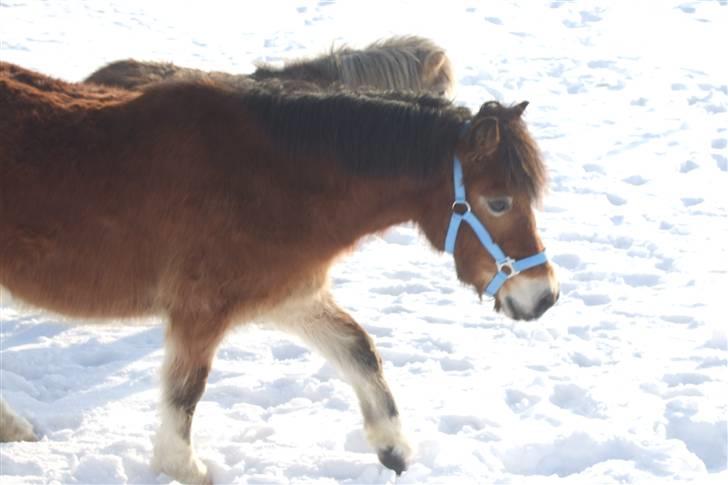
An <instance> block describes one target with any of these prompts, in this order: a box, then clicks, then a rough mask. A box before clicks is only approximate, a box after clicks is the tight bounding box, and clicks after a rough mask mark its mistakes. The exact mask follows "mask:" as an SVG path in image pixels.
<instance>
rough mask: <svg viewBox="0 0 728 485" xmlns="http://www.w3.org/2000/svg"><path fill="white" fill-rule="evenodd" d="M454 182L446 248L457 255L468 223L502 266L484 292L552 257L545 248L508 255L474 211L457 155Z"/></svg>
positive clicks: (490, 291) (494, 293)
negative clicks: (529, 253) (460, 236)
mask: <svg viewBox="0 0 728 485" xmlns="http://www.w3.org/2000/svg"><path fill="white" fill-rule="evenodd" d="M453 183H454V187H455V201H454V202H453V203H452V211H453V213H452V216H451V217H450V226H449V227H448V229H447V234H446V235H445V251H447V252H448V253H450V254H452V255H454V254H455V242H456V241H457V237H458V230H459V229H460V224H461V223H462V222H463V221H464V222H466V223H467V224H468V225H469V226H470V228H471V229H472V230H473V232H474V233H475V235H476V236H477V237H478V239H479V240H480V243H481V244H482V245H483V247H484V248H485V249H486V250H487V251H488V252H489V253H490V255H491V256H493V259H494V260H495V264H496V266H497V268H498V271H497V272H496V274H495V276H494V277H493V279H492V280H490V283H488V285H487V286H486V287H485V290H484V291H485V293H486V294H487V295H489V296H492V297H494V296H495V295H496V293H498V290H500V289H501V287H502V286H503V284H504V283H505V282H506V281H507V280H508V279H509V278H513V277H514V276H516V275H517V274H518V273H520V272H521V271H526V270H527V269H529V268H533V267H534V266H538V265H541V264H546V262H547V261H548V260H547V259H546V253H545V252H544V251H541V252H540V253H536V254H534V255H533V256H528V257H527V258H523V259H519V260H514V259H513V258H511V257H509V256H507V255H506V254H505V253H504V252H503V250H502V249H501V248H500V246H498V245H497V244H496V243H495V242H493V238H492V237H490V233H489V232H488V230H487V229H486V228H485V226H484V225H483V223H481V222H480V220H479V219H478V217H477V216H476V215H475V214H474V213H473V211H472V210H471V208H470V204H469V203H468V201H467V199H466V196H465V185H463V166H462V163H460V159H459V158H458V157H457V156H456V157H455V159H454V161H453ZM458 207H459V208H461V212H457V211H456V209H457V208H458Z"/></svg>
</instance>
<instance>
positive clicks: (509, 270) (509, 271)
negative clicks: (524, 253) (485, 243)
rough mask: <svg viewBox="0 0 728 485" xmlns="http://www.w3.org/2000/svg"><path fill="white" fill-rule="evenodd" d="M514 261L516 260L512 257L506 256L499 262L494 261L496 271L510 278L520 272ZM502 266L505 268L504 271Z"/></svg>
mask: <svg viewBox="0 0 728 485" xmlns="http://www.w3.org/2000/svg"><path fill="white" fill-rule="evenodd" d="M515 262H516V261H515V260H514V259H513V258H506V259H504V260H503V261H501V262H500V263H496V266H498V271H500V272H502V273H503V274H505V275H506V276H507V277H508V278H511V277H513V276H516V275H517V274H518V273H520V271H518V270H517V269H516V267H515V266H514V264H515ZM503 268H506V271H503Z"/></svg>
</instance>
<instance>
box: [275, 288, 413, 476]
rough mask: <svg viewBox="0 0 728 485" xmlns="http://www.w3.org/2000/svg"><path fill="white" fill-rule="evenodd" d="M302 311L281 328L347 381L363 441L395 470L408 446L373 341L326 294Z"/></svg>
mask: <svg viewBox="0 0 728 485" xmlns="http://www.w3.org/2000/svg"><path fill="white" fill-rule="evenodd" d="M304 315H305V316H303V318H300V317H301V315H299V318H296V319H291V320H290V321H289V322H288V323H284V324H283V329H284V330H287V331H290V332H291V333H294V334H296V335H298V336H300V337H301V338H302V339H303V340H304V341H305V342H307V343H308V344H310V345H311V346H312V347H314V348H315V349H317V350H318V351H319V352H320V353H321V354H322V355H323V356H324V357H325V358H326V359H327V360H328V361H329V362H330V363H331V364H332V365H334V367H336V368H337V370H338V371H339V372H340V373H341V374H342V375H343V376H344V377H345V378H346V379H347V380H348V381H349V383H350V384H351V385H352V387H353V388H354V391H355V392H356V395H357V397H358V398H359V404H360V406H361V411H362V415H363V417H364V429H365V431H366V435H367V439H368V440H369V443H370V444H371V445H372V446H373V447H374V448H375V449H376V451H377V455H378V457H379V461H380V462H382V464H383V465H384V466H386V467H387V468H390V469H392V470H394V471H395V472H396V473H397V474H398V475H399V474H400V473H402V472H403V471H404V470H405V469H406V468H407V459H408V458H409V455H410V447H409V444H408V443H407V440H406V439H405V437H404V436H403V434H402V431H401V425H400V420H399V412H398V410H397V405H396V404H395V402H394V398H393V397H392V393H391V392H390V390H389V386H387V382H386V381H385V379H384V375H383V373H382V359H381V357H380V356H379V353H378V352H377V349H376V348H375V346H374V342H373V341H372V339H371V337H369V335H368V334H367V333H366V331H365V330H364V329H363V328H362V327H361V326H360V325H359V324H358V323H356V321H354V319H353V318H352V317H351V316H350V315H349V314H348V313H346V312H345V311H344V310H342V309H341V308H339V307H338V305H336V303H335V302H334V301H333V299H332V298H331V297H330V296H328V295H326V296H325V297H323V298H322V299H321V300H319V301H317V302H316V304H314V305H313V307H312V308H311V309H310V310H307V311H305V312H304Z"/></svg>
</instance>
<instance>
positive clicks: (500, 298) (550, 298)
mask: <svg viewBox="0 0 728 485" xmlns="http://www.w3.org/2000/svg"><path fill="white" fill-rule="evenodd" d="M558 299H559V287H558V283H557V282H556V280H555V279H554V278H551V277H547V276H543V277H535V278H534V277H528V276H526V275H519V276H516V277H515V278H513V279H512V280H511V281H509V282H508V284H507V285H505V286H504V287H503V288H501V290H500V291H499V292H498V295H497V296H496V301H495V309H496V311H499V312H501V313H503V314H504V315H506V316H507V317H508V318H511V319H513V320H536V319H537V318H539V317H541V315H543V314H544V313H545V312H546V310H548V309H549V308H551V307H552V306H553V305H554V304H555V303H556V301H557V300H558Z"/></svg>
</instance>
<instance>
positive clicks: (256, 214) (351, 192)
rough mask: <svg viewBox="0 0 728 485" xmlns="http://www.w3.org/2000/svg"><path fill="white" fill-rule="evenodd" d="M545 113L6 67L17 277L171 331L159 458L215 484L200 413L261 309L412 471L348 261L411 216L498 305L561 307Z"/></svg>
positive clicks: (173, 472)
mask: <svg viewBox="0 0 728 485" xmlns="http://www.w3.org/2000/svg"><path fill="white" fill-rule="evenodd" d="M525 108H526V103H525V102H524V103H520V104H517V105H513V106H508V105H504V104H501V103H498V102H494V101H490V102H486V103H484V104H483V105H482V106H481V108H480V109H479V111H477V112H476V113H474V114H473V113H472V112H471V111H470V110H469V109H468V108H464V107H458V106H455V105H453V103H452V102H451V101H448V100H445V99H443V98H440V97H435V96H430V95H426V94H415V93H398V92H393V91H389V92H386V93H378V92H352V91H350V90H346V89H338V90H332V91H329V92H311V91H308V90H304V91H297V90H296V89H294V88H293V87H291V86H288V85H285V84H281V83H270V84H269V83H266V82H258V83H253V84H251V85H250V86H248V87H246V88H244V89H242V88H241V89H234V88H232V87H231V86H229V85H226V84H224V83H223V84H213V83H209V82H182V83H162V84H159V85H156V86H154V87H151V88H149V89H147V90H146V91H144V92H133V91H127V90H117V89H112V88H104V87H100V86H95V85H89V84H82V83H79V84H70V83H66V82H63V81H59V80H55V79H52V78H50V77H47V76H44V75H42V74H39V73H36V72H32V71H29V70H26V69H23V68H21V67H18V66H15V65H12V64H7V63H0V111H2V113H3V116H2V117H0V286H2V287H4V288H5V289H6V290H8V291H9V292H10V293H11V294H12V295H13V296H14V297H15V298H18V299H19V300H21V301H24V302H26V303H28V304H31V305H35V306H37V307H42V308H45V309H47V310H50V311H52V312H57V313H59V314H63V315H66V316H68V317H71V318H75V319H83V318H93V319H96V320H98V319H101V320H103V319H124V318H132V317H140V316H158V317H160V318H161V319H162V320H163V321H164V322H165V323H166V333H165V357H164V363H163V370H162V380H161V386H162V399H161V423H160V426H159V430H158V432H157V433H156V436H155V438H154V449H153V457H152V466H153V468H154V469H155V470H157V471H161V472H164V473H166V474H168V475H169V476H171V477H174V478H176V479H178V480H180V481H183V482H188V483H206V482H209V481H210V480H211V479H210V477H209V476H208V472H207V469H206V466H205V464H204V463H202V461H200V460H199V459H198V458H197V457H196V455H195V452H194V450H193V447H192V437H191V432H190V429H191V424H192V420H193V416H194V412H195V406H196V404H197V402H198V401H199V399H200V397H201V395H202V394H203V392H204V389H205V385H206V380H207V376H208V374H209V372H210V368H211V362H212V359H213V356H214V354H215V351H216V348H217V347H218V345H219V344H220V342H221V340H222V339H223V337H224V336H225V334H226V332H227V331H228V330H229V329H230V328H232V327H233V326H236V325H244V324H245V323H246V322H250V321H253V320H255V321H256V322H271V323H270V324H271V325H275V326H276V327H277V328H279V329H281V330H284V331H287V332H290V333H292V334H294V335H297V336H298V337H300V338H301V339H303V340H304V341H305V342H307V343H308V344H309V345H311V346H312V347H313V348H315V349H316V350H318V351H319V352H320V353H321V354H322V355H323V356H324V357H325V358H326V359H327V360H329V361H330V362H331V363H332V365H333V366H334V367H335V368H336V369H338V371H339V372H340V374H341V375H342V376H343V377H344V378H345V379H346V380H347V381H348V382H349V383H350V384H351V385H352V387H353V389H354V391H355V394H356V396H357V398H358V401H359V404H360V408H361V412H362V416H363V421H364V428H365V432H366V436H367V439H368V441H369V442H370V444H371V445H372V446H373V448H374V449H375V450H376V451H377V454H378V457H379V460H380V461H381V463H382V464H383V465H384V466H386V467H388V468H390V469H393V470H394V471H395V472H397V474H399V473H402V472H403V471H404V470H405V469H406V467H407V463H408V459H409V454H410V448H409V445H408V442H407V440H406V438H405V436H404V435H403V433H402V431H401V422H400V415H399V411H398V409H397V405H396V401H395V399H394V397H393V394H392V392H391V390H390V388H389V386H388V384H387V382H386V380H385V377H384V374H383V371H382V360H381V358H380V356H379V354H378V352H377V350H376V348H375V346H374V342H373V340H372V339H371V338H370V336H369V335H368V334H367V333H366V331H365V330H364V329H363V328H362V327H361V325H359V324H358V323H357V322H356V321H355V320H354V319H353V318H352V317H351V315H349V314H348V313H347V312H346V311H345V310H344V309H343V308H341V307H340V306H339V305H338V304H337V303H336V301H335V300H334V298H333V297H332V295H331V292H330V290H329V287H328V276H327V274H328V271H329V268H330V267H331V266H332V264H333V263H334V262H335V261H336V259H337V257H339V256H341V255H342V254H344V253H346V252H347V251H350V250H351V249H352V247H353V246H354V245H355V244H356V243H357V241H359V240H360V239H361V238H362V237H363V236H365V235H368V234H372V233H376V232H378V231H382V230H384V229H386V228H388V227H390V226H392V225H395V224H400V223H404V222H408V221H411V222H414V223H415V224H416V225H417V226H418V227H419V228H420V229H421V231H422V232H423V234H424V235H425V237H426V239H427V240H428V241H429V243H430V244H431V245H432V246H433V247H434V248H435V249H437V250H440V251H442V250H448V251H450V252H452V253H453V255H454V260H455V269H456V275H457V277H458V278H459V279H460V280H461V281H462V282H464V283H465V284H467V285H470V286H472V287H473V288H474V290H475V292H476V294H477V295H482V294H483V293H489V294H493V295H494V302H495V304H494V307H495V310H496V311H499V312H501V313H503V314H504V315H506V316H507V317H510V318H512V319H527V320H530V319H536V318H539V317H540V316H541V315H542V314H543V313H544V312H545V311H546V310H547V309H548V308H549V307H551V306H552V305H553V304H554V303H555V302H556V300H557V298H558V293H559V292H558V282H557V279H556V277H555V274H554V270H553V267H552V266H551V264H550V263H549V262H548V261H546V260H545V259H543V258H540V257H537V259H539V261H538V262H536V263H534V264H532V263H533V261H532V260H531V258H534V257H535V256H532V255H534V254H535V255H542V254H543V253H542V251H543V244H542V242H541V240H540V238H539V235H538V233H537V229H536V222H535V216H534V205H535V204H538V203H539V200H540V199H541V197H542V194H543V192H544V190H545V186H546V184H547V172H546V167H545V164H544V162H543V160H542V157H541V155H540V152H539V150H538V147H537V145H536V143H535V141H534V139H533V138H532V137H531V135H530V133H529V132H528V129H527V127H526V125H525V123H524V121H523V119H522V113H523V111H524V109H525ZM473 221H480V222H478V223H479V224H480V225H481V226H482V228H481V229H478V228H477V224H476V222H473ZM460 222H466V223H467V224H470V225H471V227H472V230H469V229H467V228H465V227H460V226H461V224H460ZM458 227H459V229H458ZM448 228H449V229H448ZM453 228H454V229H453ZM483 231H485V233H487V235H488V237H487V238H485V239H484V236H483ZM486 243H488V244H486ZM495 246H497V247H499V248H502V252H504V253H505V254H508V255H509V256H508V257H507V258H506V260H503V259H502V258H501V257H500V256H494V255H492V254H493V251H494V249H493V248H494V247H495ZM513 258H516V259H513ZM517 258H520V259H517ZM523 261H531V262H530V263H529V264H525V263H522V262H523ZM499 278H500V279H502V280H503V281H502V282H501V284H500V286H499V288H498V289H497V290H496V291H495V292H492V291H491V290H492V286H493V282H494V281H496V280H497V279H499ZM0 412H2V413H3V416H2V419H4V420H5V421H6V422H11V423H16V424H17V426H7V427H6V426H3V427H2V428H1V429H0V441H8V440H11V439H19V438H22V437H26V438H27V432H28V423H27V422H25V423H23V422H19V420H20V419H21V418H20V417H19V416H17V415H16V414H15V413H13V412H12V411H11V410H10V408H9V407H8V406H6V405H5V404H3V405H2V406H0ZM0 422H2V421H0ZM13 429H21V430H25V431H26V433H25V434H23V433H20V436H9V435H10V434H11V431H12V430H13ZM31 431H32V430H31Z"/></svg>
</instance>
